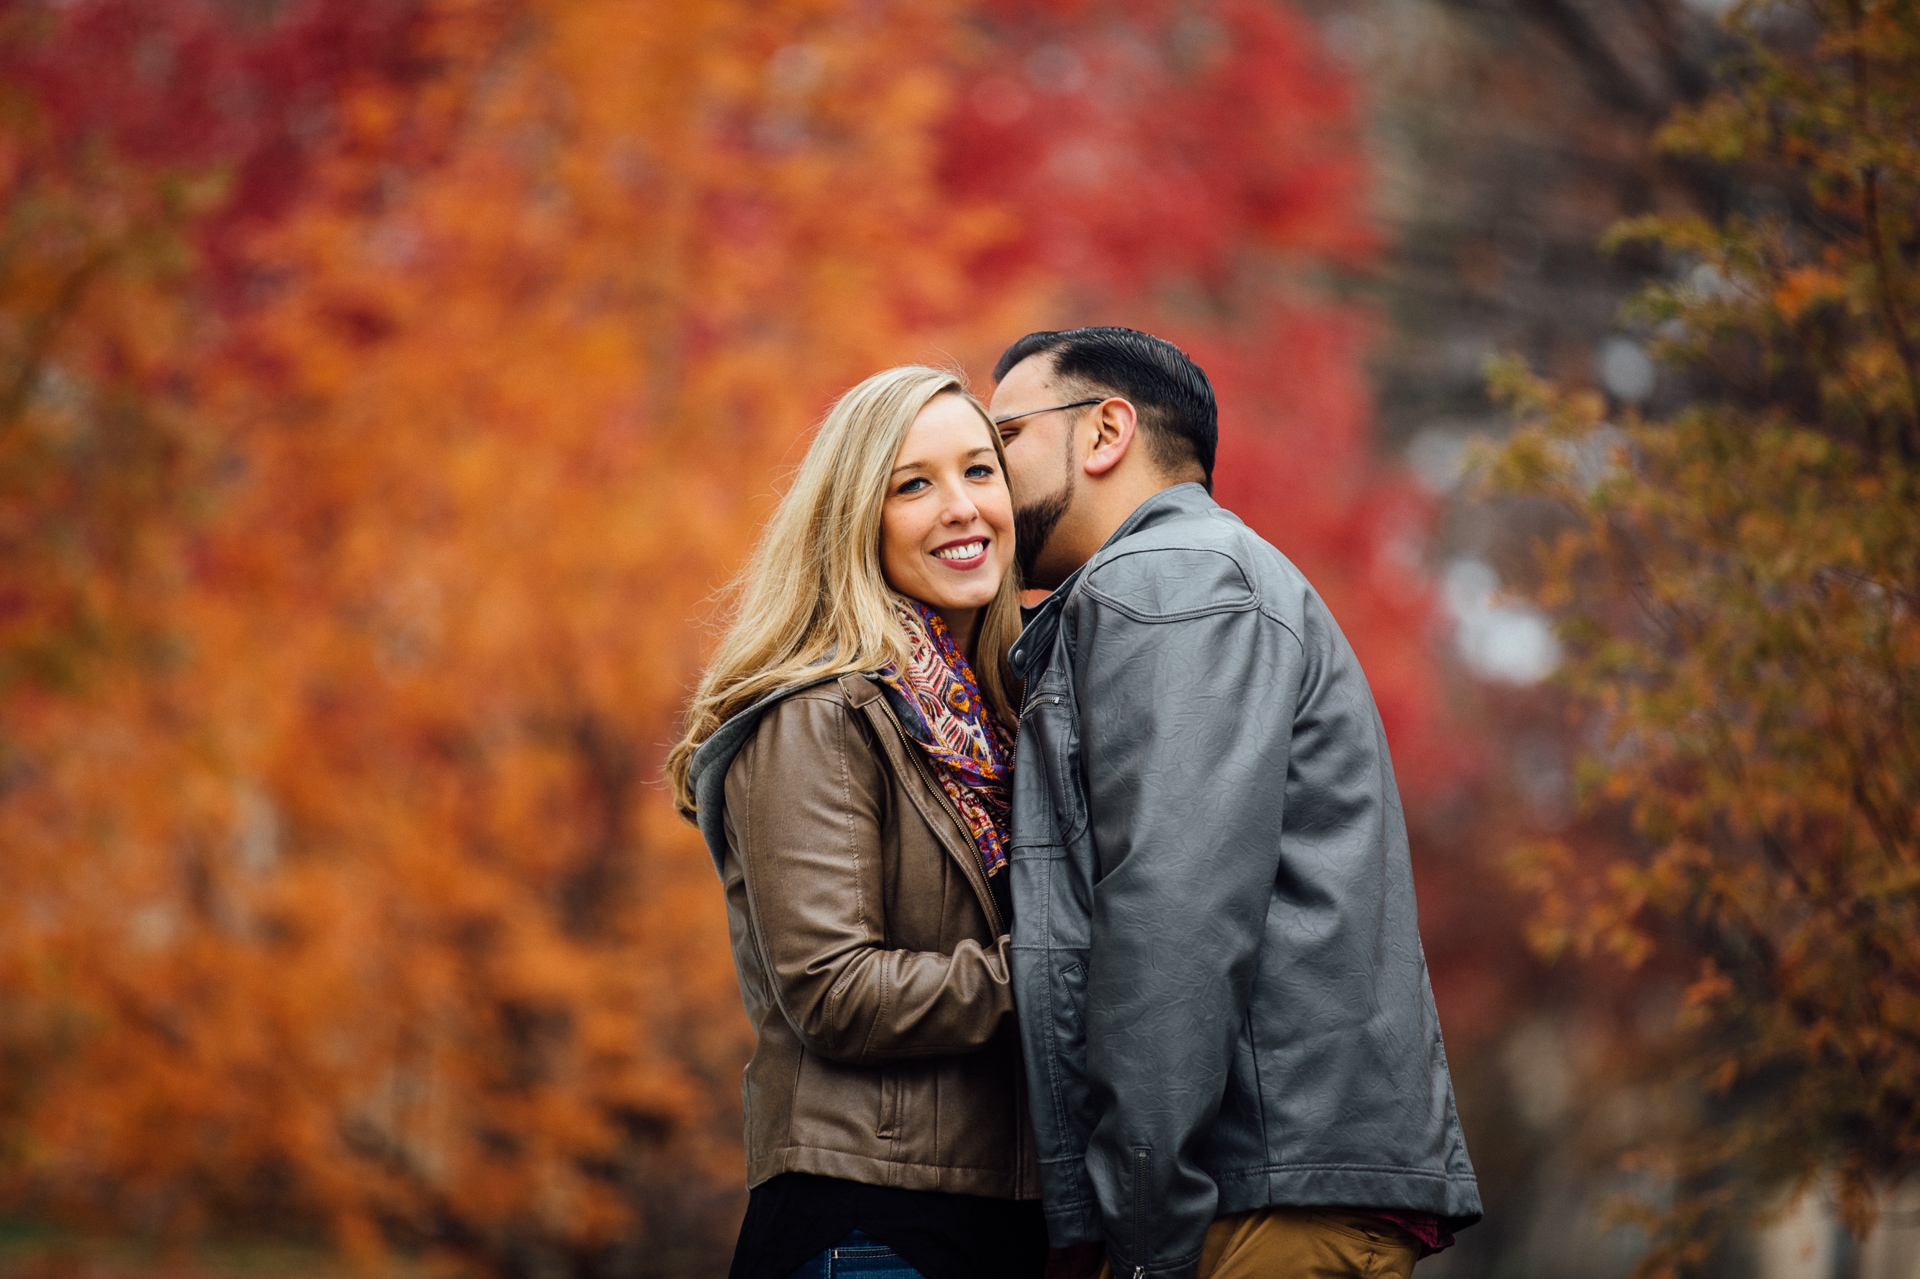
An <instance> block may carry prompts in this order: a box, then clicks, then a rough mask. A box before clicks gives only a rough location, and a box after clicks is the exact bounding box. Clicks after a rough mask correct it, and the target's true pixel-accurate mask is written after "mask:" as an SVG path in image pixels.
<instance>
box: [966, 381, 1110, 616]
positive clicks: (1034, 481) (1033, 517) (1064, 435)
mask: <svg viewBox="0 0 1920 1279" xmlns="http://www.w3.org/2000/svg"><path fill="white" fill-rule="evenodd" d="M1077 398H1084V397H1079V396H1073V395H1067V394H1065V393H1063V392H1062V391H1061V389H1060V387H1059V386H1058V385H1057V384H1056V383H1055V382H1054V379H1053V361H1052V359H1051V358H1050V357H1048V356H1045V355H1035V356H1030V357H1028V358H1027V359H1025V360H1022V361H1021V362H1020V363H1018V364H1016V365H1014V366H1013V367H1012V368H1011V369H1008V370H1007V376H1006V377H1005V378H1004V379H1002V380H1001V382H1000V385H999V386H997V387H995V388H994V392H993V402H992V404H991V405H989V406H988V411H989V412H990V413H991V414H992V416H993V419H994V421H996V422H1001V421H1003V420H1004V419H1009V418H1011V419H1013V420H1011V421H1006V422H1005V424H1004V425H1003V426H1001V428H1000V438H1001V439H1002V440H1003V441H1004V442H1005V445H1006V450H1007V478H1008V479H1009V480H1011V481H1012V483H1013V518H1014V533H1015V542H1016V545H1015V554H1016V555H1018V557H1019V560H1020V572H1021V576H1022V577H1023V578H1024V579H1025V581H1026V584H1027V585H1028V586H1037V587H1040V588H1042V589H1048V590H1050V589H1052V588H1053V587H1055V586H1058V585H1059V584H1060V581H1061V580H1062V579H1064V578H1065V576H1066V574H1065V573H1058V572H1054V571H1051V570H1053V569H1054V567H1055V566H1053V565H1052V564H1050V563H1049V562H1048V557H1047V556H1046V555H1045V554H1044V552H1045V551H1046V549H1047V542H1048V540H1049V539H1050V538H1051V537H1052V536H1053V531H1054V528H1055V526H1056V525H1058V524H1059V523H1060V518H1061V516H1063V515H1065V514H1066V513H1067V511H1068V509H1069V508H1070V507H1071V506H1072V505H1073V497H1074V482H1073V481H1074V469H1075V468H1074V461H1075V454H1076V449H1075V437H1074V428H1075V427H1076V426H1077V425H1078V424H1079V420H1080V417H1081V415H1083V414H1084V413H1085V412H1086V410H1085V409H1084V408H1073V409H1056V410H1054V411H1052V412H1047V413H1034V412H1032V410H1034V409H1045V408H1048V407H1049V406H1051V405H1056V404H1064V403H1067V402H1069V401H1071V400H1074V399H1077ZM1049 579H1051V580H1049Z"/></svg>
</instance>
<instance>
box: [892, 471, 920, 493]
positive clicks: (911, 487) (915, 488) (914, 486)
mask: <svg viewBox="0 0 1920 1279" xmlns="http://www.w3.org/2000/svg"><path fill="white" fill-rule="evenodd" d="M926 486H927V480H926V477H924V476H919V475H916V476H914V477H913V478H912V479H910V480H908V481H907V482H906V483H905V484H902V485H901V486H900V487H899V488H897V489H895V490H894V492H896V493H918V492H919V491H920V490H921V489H923V488H925V487H926Z"/></svg>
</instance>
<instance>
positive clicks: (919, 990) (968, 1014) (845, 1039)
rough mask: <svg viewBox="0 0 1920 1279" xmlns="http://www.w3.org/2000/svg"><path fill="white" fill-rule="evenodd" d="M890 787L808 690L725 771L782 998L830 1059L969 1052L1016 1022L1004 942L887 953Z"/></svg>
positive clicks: (754, 918)
mask: <svg viewBox="0 0 1920 1279" xmlns="http://www.w3.org/2000/svg"><path fill="white" fill-rule="evenodd" d="M888 784H889V781H888V775H887V769H886V765H885V764H884V763H883V762H882V761H881V759H880V758H879V756H878V752H877V751H876V750H875V749H874V747H873V745H872V743H871V741H870V740H869V738H868V737H867V735H866V730H865V727H864V726H863V725H862V724H861V723H859V722H858V721H857V720H856V719H855V718H854V715H853V713H852V712H851V711H850V710H849V709H848V708H847V707H846V705H845V704H843V703H841V702H840V701H838V700H836V699H834V698H832V697H830V696H817V695H815V696H810V695H808V694H805V693H802V694H799V695H796V696H794V697H791V698H789V699H787V700H786V701H785V702H783V703H781V704H780V705H779V706H778V707H776V708H775V709H773V710H772V711H770V712H769V713H768V714H767V717H766V718H765V719H764V720H763V721H762V722H761V724H760V728H759V731H758V733H757V734H756V735H755V737H754V740H753V741H752V742H750V743H749V744H748V745H747V746H746V747H745V748H743V749H742V750H741V752H740V754H739V756H738V757H736V758H735V760H734V763H733V766H732V768H731V770H730V771H729V772H728V775H727V787H726V793H727V825H728V830H729V835H730V839H731V843H732V847H733V851H734V853H735V855H736V856H738V857H739V858H740V862H741V869H742V873H743V875H744V878H745V880H746V889H747V908H748V917H749V921H750V924H751V927H752V930H753V937H754V942H755V944H756V945H757V946H758V947H759V950H760V955H761V959H762V962H763V963H764V965H765V967H766V971H767V974H768V977H769V979H770V981H771V984H772V987H773V992H774V997H775V999H776V1000H778V1001H779V1004H780V1010H781V1011H782V1012H783V1013H784V1014H785V1015H786V1018H787V1021H788V1022H789V1023H790V1024H791V1025H792V1026H793V1029H794V1032H795V1033H796V1034H797V1035H799V1037H800V1041H801V1042H802V1043H803V1044H805V1045H806V1046H807V1048H808V1049H810V1050H811V1051H813V1052H816V1053H819V1054H820V1055H821V1056H823V1057H827V1058H830V1059H832V1060H834V1061H843V1062H852V1063H864V1062H876V1061H885V1060H888V1059H891V1058H903V1057H928V1056H938V1055H941V1054H947V1053H963V1052H968V1051H971V1050H973V1049H976V1048H979V1047H981V1046H983V1045H985V1044H986V1043H987V1042H988V1041H989V1040H990V1039H992V1038H993V1037H994V1035H995V1034H996V1033H998V1032H999V1031H1000V1029H1001V1028H1002V1026H1003V1025H1005V1024H1006V1023H1007V1022H1008V1021H1009V1020H1010V1019H1011V1018H1012V1016H1013V992H1012V986H1011V984H1010V982H1009V980H1008V976H1007V939H1006V938H1005V937H1002V938H1000V939H999V941H998V942H997V944H995V945H994V946H993V948H991V949H987V948H983V947H982V946H981V945H980V944H979V943H978V942H975V941H970V940H969V941H962V942H960V943H959V944H958V945H957V946H955V947H954V950H953V953H952V954H950V955H947V954H941V953H939V952H937V951H917V950H893V949H889V948H888V947H887V945H886V926H885V925H886V921H885V919H884V917H883V911H884V907H883V905H882V892H881V868H880V826H881V820H882V817H883V815H884V814H885V812H886V809H887V787H888ZM927 888H928V890H929V891H939V885H937V884H929V885H927Z"/></svg>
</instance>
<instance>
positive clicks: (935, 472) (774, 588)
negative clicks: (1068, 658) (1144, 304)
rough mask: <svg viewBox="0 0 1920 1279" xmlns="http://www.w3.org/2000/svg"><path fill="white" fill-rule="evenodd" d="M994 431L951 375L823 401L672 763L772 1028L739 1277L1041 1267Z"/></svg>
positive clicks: (930, 1275) (757, 1099) (944, 1274)
mask: <svg viewBox="0 0 1920 1279" xmlns="http://www.w3.org/2000/svg"><path fill="white" fill-rule="evenodd" d="M1013 562H1014V561H1013V509H1012V500H1011V498H1010V496H1009V494H1008V491H1007V481H1006V459H1005V457H1004V455H1003V454H1002V453H1001V451H1000V439H999V434H998V433H997V432H996V431H995V430H994V429H993V426H992V424H991V423H990V422H989V421H988V420H987V415H986V411H985V410H984V409H983V408H982V407H981V406H980V403H979V401H977V400H975V399H974V398H973V397H972V396H971V395H969V394H967V392H966V389H965V387H964V386H962V384H961V383H960V381H959V380H958V379H957V378H955V377H954V376H953V375H951V374H948V373H942V372H939V371H937V370H933V369H926V368H917V367H910V368H899V369H890V370H888V371H887V372H885V373H880V374H877V375H875V376H874V377H871V378H868V379H867V380H866V381H865V382H862V383H861V384H860V385H859V386H857V387H855V388H854V389H853V390H851V391H849V392H847V394H846V395H845V396H843V397H842V398H841V399H840V401H839V402H838V403H837V404H836V405H834V407H833V410H832V412H831V413H829V414H828V415H827V419H826V422H825V423H824V424H823V425H822V426H821V428H820V433H819V435H818V437H817V438H816V439H815V440H814V442H813V445H812V447H811V448H809V449H808V451H807V456H806V459H805V460H804V461H803V462H802V463H801V465H800V472H799V475H798V477H797V478H796V479H795V482H794V485H793V489H792V491H791V492H789V493H788V494H787V496H786V498H785V499H784V500H783V501H782V502H781V503H780V507H779V509H778V510H777V511H776V512H775V514H774V517H773V520H772V522H771V524H770V525H769V526H768V529H767V531H766V533H765V535H764V536H763V538H762V540H761V543H760V546H759V549H758V551H757V552H756V554H755V556H754V559H753V562H752V563H751V564H750V565H749V567H748V569H747V571H746V573H745V575H744V577H743V579H742V582H741V603H740V610H739V614H738V616H737V618H736V619H735V621H734V622H733V625H732V627H731V628H730V629H729V631H728V632H727V635H726V637H725V639H724V640H723V641H722V642H721V645H720V648H719V651H718V653H717V654H716V656H715V657H714V660H713V664H712V665H711V666H710V667H709V668H708V670H707V672H706V674H705V676H704V677H703V679H702V680H701V683H700V687H699V691H698V692H697V693H696V695H695V697H694V700H693V707H692V711H691V714H690V720H691V727H690V728H689V731H688V733H687V736H686V738H685V740H683V741H682V742H681V743H680V744H679V745H678V746H677V747H675V748H674V751H673V753H672V754H671V755H670V756H669V758H668V773H669V776H670V778H671V780H672V782H673V786H674V795H675V802H676V803H677V805H678V806H679V808H680V810H681V812H682V813H684V814H686V815H687V816H689V817H695V818H697V820H698V821H699V823H700V828H701V831H702V833H703V834H704V835H705V836H706V841H707V847H708V850H709V851H710V852H711V853H712V854H713V857H714V862H715V864H716V865H717V866H718V867H719V870H720V876H721V879H722V881H723V883H724V884H725V887H726V895H727V914H728V921H729V925H730V927H731V930H732V937H733V956H734V964H735V967H736V968H737V969H738V971H739V975H740V991H741V996H742V998H743V999H744V1001H745V1003H746V1007H747V1015H748V1017H749V1018H750V1019H751V1020H752V1022H753V1025H754V1030H755V1034H756V1038H757V1042H756V1045H755V1049H754V1054H753V1059H752V1061H751V1062H749V1063H748V1065H747V1070H746V1076H745V1079H744V1080H743V1083H742V1095H743V1098H744V1101H745V1106H746V1121H747V1122H746V1146H747V1184H748V1185H749V1187H751V1193H750V1195H749V1198H748V1207H747V1216H746V1221H745V1223H744V1224H743V1225H742V1227H741V1231H740V1242H739V1244H738V1246H737V1248H736V1250H735V1254H734V1262H733V1269H732V1271H731V1275H730V1279H787V1277H788V1276H790V1275H791V1276H795V1277H796V1279H798V1277H800V1276H809V1277H810V1276H814V1275H819V1276H826V1275H830V1274H831V1275H838V1274H848V1273H858V1274H864V1275H890V1276H902V1277H909V1276H918V1275H924V1276H926V1277H927V1279H971V1277H972V1276H977V1275H995V1276H1020V1275H1035V1276H1037V1275H1039V1274H1040V1273H1041V1271H1042V1270H1043V1268H1044V1266H1045V1262H1046V1235H1045V1227H1044V1224H1043V1222H1042V1218H1041V1214H1040V1209H1039V1204H1038V1202H1037V1199H1036V1196H1037V1194H1038V1188H1037V1174H1036V1168H1035V1165H1034V1156H1033V1146H1032V1138H1031V1135H1030V1133H1029V1131H1028V1120H1027V1110H1026V1089H1025V1084H1024V1081H1023V1079H1022V1077H1021V1069H1020V1056H1019V1045H1018V1040H1017V1037H1016V1032H1015V1027H1014V1017H1013V998H1012V992H1011V988H1010V986H1009V981H1008V974H1007V937H1006V932H1007V912H1008V896H1007V894H1006V892H1005V883H1006V874H1005V863H1006V843H1007V831H1006V819H1007V782H1008V773H1009V769H1010V766H1011V763H1012V739H1011V735H1010V733H1009V728H1008V726H1009V725H1011V724H1013V723H1014V714H1013V710H1012V707H1011V705H1010V704H1009V697H1008V690H1009V687H1010V685H1011V683H1012V675H1011V673H1010V671H1009V670H1008V668H1007V665H1006V651H1007V648H1008V646H1009V645H1010V644H1011V643H1012V641H1013V638H1014V635H1015V634H1016V632H1017V631H1018V629H1019V608H1018V585H1017V582H1016V580H1015V575H1014V573H1013V567H1012V566H1013Z"/></svg>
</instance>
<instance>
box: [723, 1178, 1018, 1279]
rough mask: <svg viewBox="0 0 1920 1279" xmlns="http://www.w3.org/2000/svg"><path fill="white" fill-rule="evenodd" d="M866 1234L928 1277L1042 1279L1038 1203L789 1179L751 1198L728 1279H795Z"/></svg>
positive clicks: (775, 1181) (763, 1187) (759, 1189)
mask: <svg viewBox="0 0 1920 1279" xmlns="http://www.w3.org/2000/svg"><path fill="white" fill-rule="evenodd" d="M850 1230H864V1231H866V1232H867V1233H868V1234H870V1235H872V1236H873V1237H874V1238H875V1239H878V1240H879V1241H880V1242H881V1243H883V1244H885V1245H887V1247H889V1248H891V1249H893V1250H894V1251H895V1252H897V1253H899V1254H900V1255H901V1257H903V1258H904V1259H905V1260H906V1262H907V1264H908V1265H911V1266H912V1267H913V1268H914V1269H916V1270H918V1271H919V1272H920V1273H921V1274H923V1275H925V1276H927V1279H1039V1277H1040V1275H1041V1274H1043V1273H1044V1272H1045V1270H1046V1268H1047V1225H1046V1218H1045V1217H1044V1216H1043V1215H1042V1213H1041V1210H1040V1203H1039V1201H1038V1200H1034V1199H1027V1200H1020V1199H988V1198H985V1197H984V1196H981V1195H952V1194H944V1193H941V1192H939V1191H932V1190H898V1189H895V1188H893V1187H891V1186H869V1185H866V1184H864V1183H862V1182H858V1181H843V1180H841V1179H840V1178H838V1177H818V1176H815V1175H813V1174H812V1173H804V1172H788V1173H782V1174H781V1175H780V1176H778V1177H774V1178H772V1179H771V1180H768V1181H764V1182H762V1183H761V1184H759V1185H757V1186H755V1187H754V1188H753V1190H752V1192H751V1193H750V1194H749V1195H748V1196H747V1219H746V1220H745V1221H743V1222H741V1223H740V1242H739V1243H738V1244H737V1245H736V1246H735V1247H734V1251H733V1268H732V1269H730V1270H729V1271H727V1279H787V1276H788V1275H790V1274H792V1273H793V1272H794V1271H795V1270H796V1269H798V1268H799V1266H800V1264H801V1263H802V1262H804V1261H806V1260H807V1259H808V1258H809V1257H812V1256H815V1255H816V1254H818V1253H819V1252H821V1251H822V1250H824V1249H827V1248H831V1247H833V1245H835V1244H837V1243H839V1242H840V1240H841V1239H842V1238H844V1237H845V1236H846V1234H847V1232H848V1231H850Z"/></svg>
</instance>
